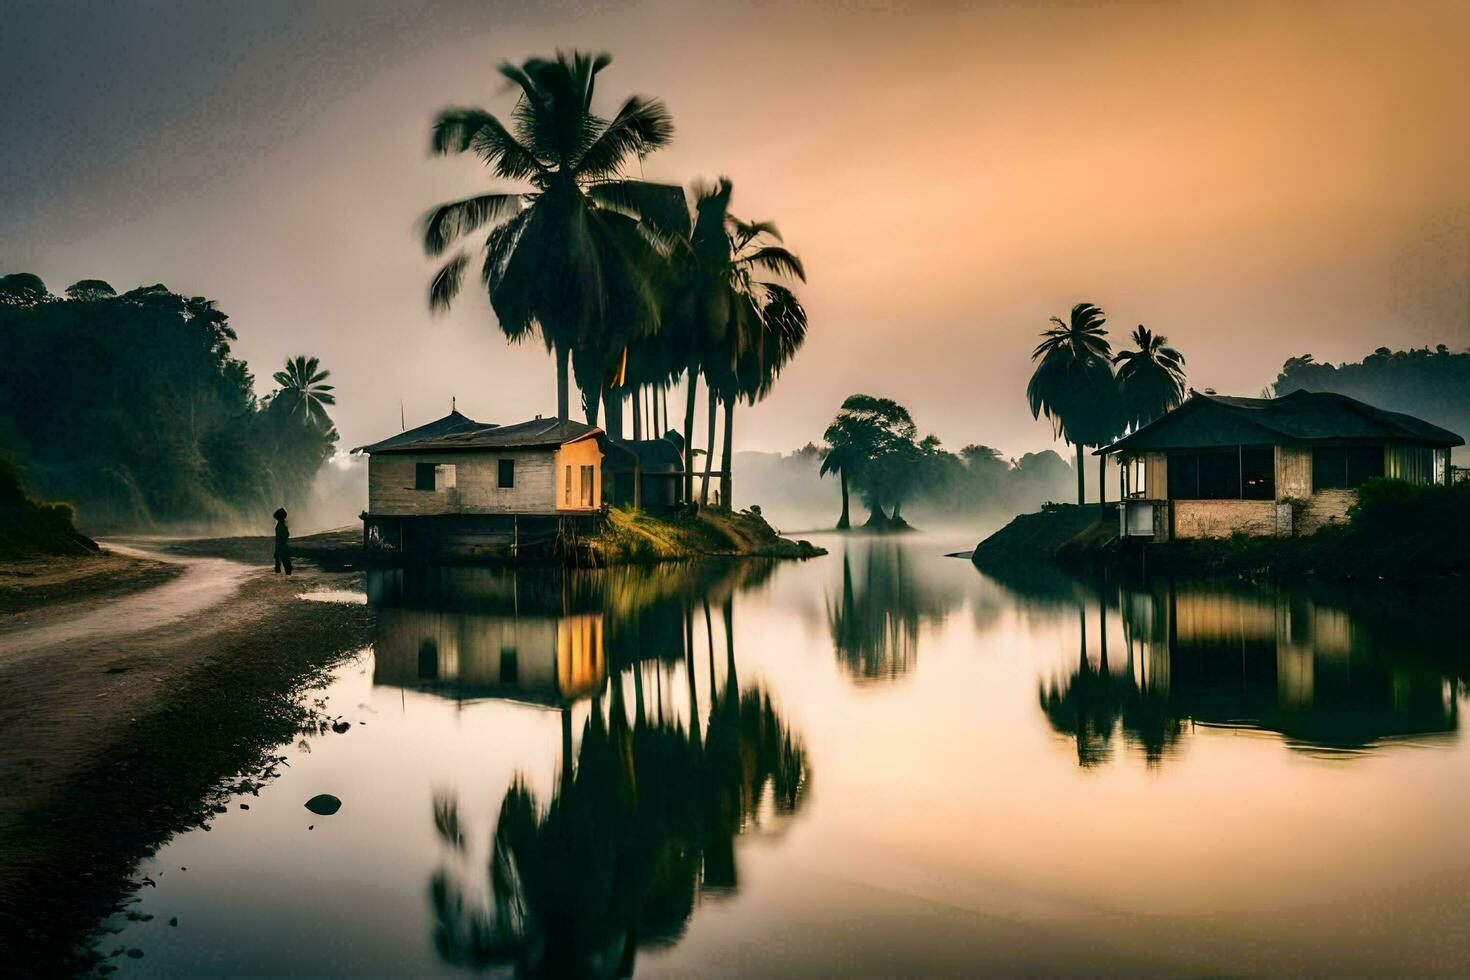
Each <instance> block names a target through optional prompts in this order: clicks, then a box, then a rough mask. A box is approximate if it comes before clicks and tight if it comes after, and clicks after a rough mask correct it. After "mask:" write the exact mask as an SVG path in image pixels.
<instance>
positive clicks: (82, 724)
mask: <svg viewBox="0 0 1470 980" xmlns="http://www.w3.org/2000/svg"><path fill="white" fill-rule="evenodd" d="M359 584H360V579H359V578H358V576H356V575H351V574H348V575H342V574H328V573H324V572H321V571H320V570H317V569H313V568H309V567H308V568H305V569H303V570H302V571H301V573H300V574H298V575H296V576H293V577H292V578H290V579H287V578H284V577H279V576H274V575H271V574H270V573H269V572H268V571H267V572H255V573H251V574H249V575H248V576H247V577H246V578H245V580H244V581H243V583H242V584H241V585H240V587H239V591H238V592H237V593H235V594H234V595H233V596H226V597H224V599H223V601H221V602H220V603H219V604H218V605H216V606H213V607H211V608H210V609H209V610H207V611H206V612H204V613H202V614H199V615H195V616H191V617H189V618H188V619H186V620H183V621H179V622H173V623H169V624H166V625H163V626H161V627H159V628H157V629H152V630H147V631H142V632H138V633H134V634H130V635H125V636H121V637H98V638H96V639H95V640H88V641H82V642H77V643H71V644H65V645H61V646H59V647H57V648H56V649H53V650H43V651H36V652H28V653H27V654H26V655H25V656H24V657H17V658H12V659H0V787H3V789H0V948H3V949H5V950H7V951H8V952H9V953H10V954H11V955H10V962H11V964H25V969H26V970H27V971H28V972H29V973H30V974H33V975H56V974H65V973H77V972H85V971H89V970H91V969H92V968H94V967H95V968H97V970H98V971H100V972H102V973H106V972H109V971H108V964H107V963H105V962H103V961H102V959H101V958H100V957H102V956H105V951H104V952H102V953H99V952H97V951H96V943H97V940H99V939H100V938H102V937H100V936H99V935H97V934H96V933H95V930H96V928H97V926H98V924H99V923H100V922H101V921H102V920H103V919H104V918H105V917H106V916H108V915H109V914H110V913H112V912H113V911H115V910H116V909H117V908H118V907H119V903H121V902H125V901H126V899H127V897H128V896H129V895H130V894H131V892H132V891H133V889H135V888H137V887H140V886H146V884H147V883H146V882H143V883H139V882H135V881H132V880H131V879H130V875H131V873H132V872H133V869H134V868H135V866H136V864H137V862H138V860H139V859H141V858H142V857H144V856H146V855H147V854H149V853H151V852H152V851H153V850H154V849H155V848H156V847H157V846H158V845H159V844H161V843H162V842H164V841H165V840H167V839H168V837H169V836H170V835H171V834H173V833H175V832H177V831H179V830H182V829H185V828H188V827H194V826H199V825H201V824H204V825H207V823H208V821H209V820H210V818H211V817H212V816H213V815H214V814H215V813H216V812H217V809H216V808H217V807H218V806H219V805H220V804H221V801H222V800H223V799H224V798H225V797H226V796H227V795H228V794H230V793H232V792H236V791H238V790H239V789H240V788H241V784H242V781H245V782H246V783H249V784H254V783H256V782H259V781H262V780H265V779H269V777H270V775H271V773H272V771H273V767H274V766H275V765H276V764H277V759H276V757H275V755H274V753H273V750H274V748H275V747H276V746H277V745H279V744H281V743H283V742H289V741H292V740H294V739H295V737H296V736H297V734H298V733H299V732H301V731H303V730H305V729H311V730H316V728H317V722H318V721H319V719H316V718H314V717H313V711H314V709H313V707H312V705H310V704H309V703H308V702H309V698H306V697H305V696H304V695H305V693H306V692H307V691H308V690H309V689H310V688H311V687H312V686H313V685H314V684H317V683H319V681H320V679H321V677H322V676H323V674H324V672H325V671H326V670H327V669H329V668H330V667H331V666H333V665H334V664H336V663H338V662H340V661H341V659H342V658H343V657H345V656H350V655H351V654H352V653H354V652H355V651H357V650H359V649H361V648H362V647H364V646H366V645H367V644H368V642H369V637H370V632H371V621H372V614H371V612H370V611H369V610H368V609H367V608H366V607H363V606H353V605H339V604H327V603H317V602H307V601H303V600H301V599H299V598H298V595H299V594H300V593H301V592H303V591H306V590H308V589H312V588H346V587H354V586H357V585H359ZM104 605H105V602H104V600H102V599H101V598H93V599H90V600H83V601H80V602H74V603H69V604H68V605H67V606H66V607H65V609H66V610H83V611H87V610H92V609H95V608H100V607H103V606H104ZM247 788H248V787H247Z"/></svg>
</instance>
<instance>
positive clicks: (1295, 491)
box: [1276, 446, 1312, 500]
mask: <svg viewBox="0 0 1470 980" xmlns="http://www.w3.org/2000/svg"><path fill="white" fill-rule="evenodd" d="M1311 495H1312V450H1311V449H1309V448H1307V447H1306V446H1277V447H1276V499H1277V500H1305V499H1306V498H1307V497H1310V496H1311Z"/></svg>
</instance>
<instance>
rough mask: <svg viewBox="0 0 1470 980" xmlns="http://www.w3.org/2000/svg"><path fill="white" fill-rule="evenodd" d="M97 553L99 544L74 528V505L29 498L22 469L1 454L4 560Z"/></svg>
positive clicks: (0, 512) (0, 531)
mask: <svg viewBox="0 0 1470 980" xmlns="http://www.w3.org/2000/svg"><path fill="white" fill-rule="evenodd" d="M97 550H98V549H97V542H95V541H93V540H92V539H91V538H89V537H87V536H86V535H84V534H81V533H79V532H78V531H77V529H76V527H74V526H73V524H72V509H71V505H70V504H62V503H38V502H37V501H34V500H32V499H31V498H30V497H28V496H26V492H25V487H24V486H23V485H22V483H21V479H20V467H19V466H17V465H16V463H15V460H14V459H13V458H11V457H10V456H9V455H6V454H4V453H3V452H0V560H14V559H18V558H40V557H44V556H49V555H92V554H96V553H97Z"/></svg>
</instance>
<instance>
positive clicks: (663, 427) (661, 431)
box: [658, 386, 669, 435]
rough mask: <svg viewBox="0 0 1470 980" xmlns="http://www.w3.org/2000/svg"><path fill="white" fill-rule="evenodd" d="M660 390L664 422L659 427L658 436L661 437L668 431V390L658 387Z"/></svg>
mask: <svg viewBox="0 0 1470 980" xmlns="http://www.w3.org/2000/svg"><path fill="white" fill-rule="evenodd" d="M660 389H661V390H660V392H659V393H660V394H661V395H662V397H663V403H664V422H663V425H661V426H659V431H658V434H659V435H663V434H664V433H665V432H668V431H669V389H668V388H666V387H662V386H660Z"/></svg>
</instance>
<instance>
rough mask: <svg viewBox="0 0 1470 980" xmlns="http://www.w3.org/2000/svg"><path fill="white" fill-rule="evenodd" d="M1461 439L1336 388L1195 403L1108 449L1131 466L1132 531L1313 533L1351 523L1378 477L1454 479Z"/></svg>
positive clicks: (1128, 526) (1127, 484)
mask: <svg viewBox="0 0 1470 980" xmlns="http://www.w3.org/2000/svg"><path fill="white" fill-rule="evenodd" d="M1460 445H1464V440H1463V439H1461V438H1460V437H1459V436H1457V435H1455V434H1454V433H1453V432H1449V431H1446V430H1445V429H1441V428H1439V427H1438V426H1435V425H1431V424H1429V423H1428V422H1425V421H1423V420H1421V419H1417V418H1414V417H1413V416H1410V415H1401V414H1399V413H1397V412H1386V411H1383V410H1382V409H1378V408H1374V407H1373V406H1371V405H1367V404H1364V403H1363V402H1360V401H1357V400H1356V399H1353V398H1348V397H1347V396H1345V395H1339V394H1335V393H1332V392H1310V391H1294V392H1292V393H1291V394H1289V395H1284V396H1282V397H1281V398H1227V397H1224V396H1220V395H1211V394H1199V393H1198V392H1196V393H1194V394H1193V395H1191V396H1190V398H1189V400H1188V401H1186V402H1185V403H1184V404H1183V405H1181V406H1180V407H1179V408H1177V409H1175V410H1174V411H1172V412H1170V413H1169V414H1167V415H1165V416H1164V417H1163V418H1160V419H1157V420H1155V421H1154V422H1151V423H1149V424H1148V425H1145V426H1143V427H1142V428H1140V429H1139V430H1138V431H1137V432H1134V433H1133V434H1132V435H1129V436H1127V437H1126V438H1123V439H1120V440H1118V441H1117V442H1115V443H1113V444H1112V445H1111V446H1106V447H1104V448H1103V449H1101V450H1099V452H1100V453H1105V454H1111V455H1116V456H1117V457H1118V458H1119V460H1120V462H1121V463H1122V464H1123V492H1124V501H1123V506H1122V507H1121V508H1120V513H1121V515H1122V516H1121V521H1122V533H1123V534H1124V535H1125V536H1128V537H1140V538H1146V539H1152V540H1154V541H1167V540H1169V539H1170V538H1197V537H1223V536H1227V535H1231V534H1236V533H1245V534H1253V535H1289V534H1310V533H1312V532H1313V531H1316V530H1317V529H1318V528H1320V527H1322V526H1323V525H1325V524H1330V523H1333V522H1336V521H1341V520H1343V519H1344V517H1345V515H1346V513H1347V509H1348V507H1349V506H1350V505H1351V504H1352V502H1353V500H1354V499H1355V496H1356V494H1355V490H1356V488H1357V487H1358V486H1359V485H1360V484H1362V483H1363V481H1365V480H1367V479H1369V478H1371V477H1375V476H1387V477H1393V478H1396V479H1402V480H1407V481H1409V482H1411V483H1420V484H1425V483H1444V482H1445V479H1446V474H1447V470H1448V466H1449V455H1450V447H1452V446H1460Z"/></svg>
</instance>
